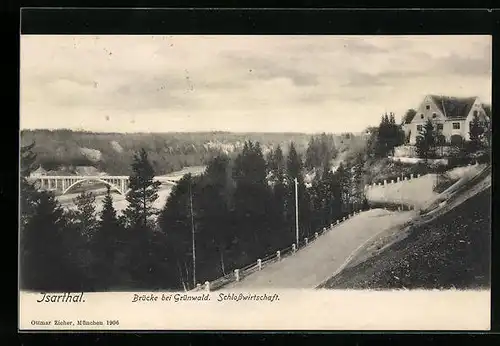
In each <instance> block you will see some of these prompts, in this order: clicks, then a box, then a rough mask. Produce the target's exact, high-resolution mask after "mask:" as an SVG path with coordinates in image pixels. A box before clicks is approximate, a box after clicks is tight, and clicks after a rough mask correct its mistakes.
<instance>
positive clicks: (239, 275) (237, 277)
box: [191, 210, 362, 292]
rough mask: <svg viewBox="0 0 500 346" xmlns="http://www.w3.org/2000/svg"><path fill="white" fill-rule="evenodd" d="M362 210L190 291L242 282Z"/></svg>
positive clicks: (214, 288)
mask: <svg viewBox="0 0 500 346" xmlns="http://www.w3.org/2000/svg"><path fill="white" fill-rule="evenodd" d="M361 211H362V210H357V211H354V212H352V213H350V214H348V215H347V216H345V217H342V218H340V219H338V220H334V222H332V223H331V224H330V225H329V226H327V227H324V228H322V229H320V230H318V231H317V232H315V233H314V234H313V235H312V236H311V237H310V238H304V239H302V240H300V241H299V246H298V247H297V246H296V244H292V245H290V246H288V247H286V248H284V249H280V250H278V251H276V252H274V253H272V254H269V255H266V256H264V257H262V258H259V259H257V260H256V261H254V262H252V263H250V264H248V265H246V266H245V267H242V268H236V269H234V270H233V271H232V272H231V273H228V274H226V275H224V276H222V277H220V278H217V279H215V280H212V281H206V282H205V283H204V284H203V285H202V284H198V285H197V287H195V288H194V289H192V290H191V291H192V292H196V291H215V290H218V289H221V288H223V287H224V286H226V285H229V284H231V283H234V282H239V281H241V280H243V279H244V278H245V277H248V276H249V275H251V274H253V273H255V272H257V271H259V270H262V269H264V268H265V267H266V266H269V265H271V264H273V263H276V262H279V261H281V260H283V259H284V258H287V257H290V256H293V255H294V254H295V253H296V252H298V251H300V250H301V249H304V248H306V247H307V246H309V245H310V244H312V243H314V242H315V241H317V240H318V239H319V238H320V237H321V236H322V235H325V234H327V233H328V232H330V231H331V230H333V229H334V228H335V227H337V226H339V225H340V224H342V223H343V222H345V221H347V220H348V219H350V218H352V217H354V216H355V215H357V214H359V213H360V212H361Z"/></svg>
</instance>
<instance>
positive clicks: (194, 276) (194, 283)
mask: <svg viewBox="0 0 500 346" xmlns="http://www.w3.org/2000/svg"><path fill="white" fill-rule="evenodd" d="M191 183H192V182H191V178H190V179H189V205H190V209H191V234H192V237H193V287H196V248H195V240H194V217H193V193H192V190H191V187H192V184H191Z"/></svg>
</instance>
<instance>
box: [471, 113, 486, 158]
mask: <svg viewBox="0 0 500 346" xmlns="http://www.w3.org/2000/svg"><path fill="white" fill-rule="evenodd" d="M484 135H485V130H484V127H483V126H482V125H481V123H480V121H479V116H477V114H475V115H474V117H473V119H472V121H471V122H470V127H469V138H470V142H471V145H472V150H477V149H480V148H481V147H482V145H483V138H484Z"/></svg>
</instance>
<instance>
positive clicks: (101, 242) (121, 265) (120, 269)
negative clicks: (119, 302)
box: [92, 186, 127, 289]
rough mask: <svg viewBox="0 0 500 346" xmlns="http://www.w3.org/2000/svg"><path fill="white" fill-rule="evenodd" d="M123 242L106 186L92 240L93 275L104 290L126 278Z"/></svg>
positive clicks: (121, 228) (119, 225)
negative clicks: (93, 256)
mask: <svg viewBox="0 0 500 346" xmlns="http://www.w3.org/2000/svg"><path fill="white" fill-rule="evenodd" d="M125 240H126V239H125V232H124V230H123V227H122V225H121V224H120V222H119V219H118V217H117V214H116V210H115V208H114V206H113V197H112V196H111V191H110V188H109V186H108V187H107V191H106V196H105V197H104V200H103V206H102V210H101V212H100V217H99V221H98V223H97V229H96V232H95V234H94V236H93V238H92V250H93V253H94V255H95V258H94V274H95V275H96V277H97V278H98V280H97V281H98V283H99V284H100V286H101V287H102V288H104V289H110V288H113V287H116V286H119V285H120V284H123V281H124V278H125V277H126V276H127V274H126V272H127V269H126V267H125V264H126V262H125V256H126V251H125V247H124V244H125Z"/></svg>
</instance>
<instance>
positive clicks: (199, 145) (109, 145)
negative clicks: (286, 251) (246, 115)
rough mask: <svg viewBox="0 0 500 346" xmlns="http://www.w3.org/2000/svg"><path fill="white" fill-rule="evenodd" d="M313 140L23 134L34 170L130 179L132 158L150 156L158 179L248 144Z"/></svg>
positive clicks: (299, 136) (301, 146)
mask: <svg viewBox="0 0 500 346" xmlns="http://www.w3.org/2000/svg"><path fill="white" fill-rule="evenodd" d="M310 137H311V135H309V134H304V133H229V132H195V133H95V132H84V131H72V130H23V131H21V143H22V144H23V145H27V144H31V143H33V142H35V143H36V145H35V146H34V149H33V150H34V153H35V154H36V162H35V165H37V166H39V165H41V166H42V167H43V168H44V169H45V170H54V171H57V170H68V169H71V167H74V166H94V167H96V168H97V169H99V170H100V171H103V172H106V173H108V174H116V175H129V174H131V173H132V172H131V163H132V161H133V156H134V153H136V152H137V151H139V150H140V149H142V148H143V149H144V150H146V151H147V152H148V155H149V160H150V161H151V164H152V165H153V168H154V170H155V172H156V174H159V175H161V174H167V173H171V172H173V171H177V170H180V169H182V168H183V167H187V166H200V165H206V164H207V163H208V162H209V161H210V160H211V159H213V158H214V157H217V156H218V155H220V154H226V155H229V156H235V155H237V153H238V152H241V150H242V149H243V145H244V143H245V142H246V141H253V142H259V143H260V144H261V147H262V149H263V152H264V153H266V152H268V151H269V150H270V149H271V148H272V147H275V146H277V145H281V146H282V147H283V148H287V147H288V146H289V144H290V143H291V142H294V143H295V145H296V148H297V151H298V152H299V153H304V152H305V150H306V148H307V144H308V142H309V139H310Z"/></svg>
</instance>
